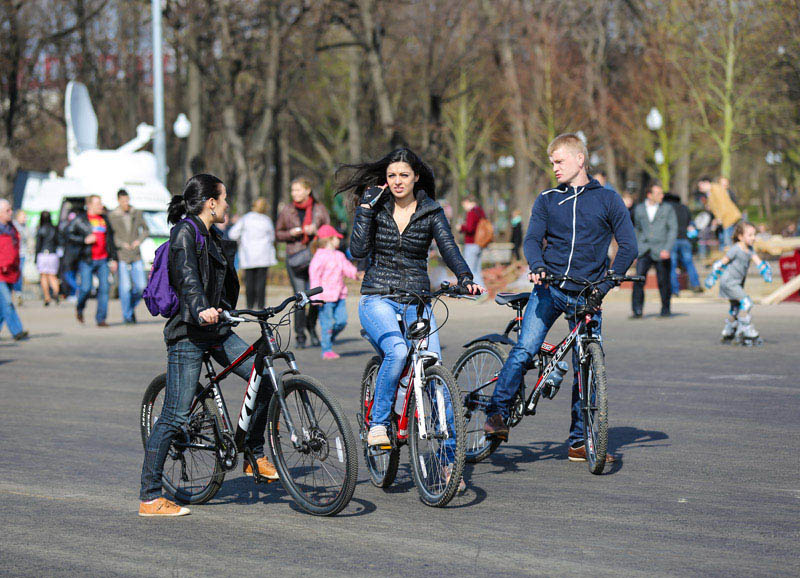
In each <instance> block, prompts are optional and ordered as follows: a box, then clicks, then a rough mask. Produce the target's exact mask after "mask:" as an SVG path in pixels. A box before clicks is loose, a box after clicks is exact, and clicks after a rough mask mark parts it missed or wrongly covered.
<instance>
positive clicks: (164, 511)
mask: <svg viewBox="0 0 800 578" xmlns="http://www.w3.org/2000/svg"><path fill="white" fill-rule="evenodd" d="M226 197H227V192H226V190H225V185H224V184H223V183H222V181H220V180H219V179H218V178H217V177H215V176H213V175H207V174H200V175H195V176H193V177H192V178H191V179H189V181H188V182H187V183H186V187H185V188H184V191H183V194H182V195H175V196H174V197H172V201H170V204H169V221H170V222H171V223H173V224H174V225H175V226H174V227H172V230H171V231H170V236H169V243H170V245H169V279H170V284H171V285H172V287H173V288H174V289H175V293H176V294H177V295H178V299H179V301H180V308H179V309H178V312H177V313H176V314H175V315H174V316H173V317H172V318H170V320H169V321H167V324H166V326H165V327H164V338H165V341H166V344H167V386H166V390H165V392H164V407H163V409H162V410H161V417H160V418H159V419H158V421H157V422H156V424H155V426H154V427H153V431H152V433H151V434H150V437H149V438H148V440H147V444H146V446H145V454H144V465H143V466H142V488H141V493H140V498H141V504H140V506H139V515H140V516H183V515H185V514H188V513H189V510H188V508H182V507H180V506H177V505H176V504H174V503H172V502H170V501H169V500H167V499H166V498H164V497H162V496H161V476H162V472H163V469H164V461H165V460H166V457H167V452H168V451H169V447H170V444H171V442H172V439H173V438H174V437H175V436H176V435H177V434H178V433H179V432H180V431H181V427H182V426H183V425H184V424H185V423H186V420H187V419H188V416H189V410H190V408H191V405H192V399H193V398H194V393H195V386H196V385H197V382H198V379H199V378H200V371H201V369H202V359H203V354H204V353H205V352H206V351H209V350H210V351H211V353H212V356H213V357H214V359H216V360H217V361H218V362H219V363H221V364H223V365H229V364H230V363H231V362H232V361H233V360H235V359H236V358H238V357H239V356H240V355H242V353H244V352H245V351H246V350H247V347H248V346H247V344H246V343H245V342H244V341H243V340H242V339H241V338H240V337H239V336H238V335H236V334H235V333H234V332H233V331H232V330H231V328H230V327H228V326H220V325H218V322H219V314H220V313H221V312H222V311H223V309H233V308H235V307H236V300H237V299H238V297H239V280H238V277H237V275H236V270H235V269H234V267H233V259H234V255H235V253H236V243H234V242H232V241H225V240H223V239H222V235H221V233H220V232H219V230H218V229H217V228H216V227H214V226H213V225H214V224H215V223H222V222H223V221H224V220H225V213H226V212H227V210H228V203H227V200H226ZM198 233H199V235H200V236H201V237H202V239H203V240H202V242H201V243H199V244H198V243H197V235H198ZM235 372H236V374H237V375H239V376H240V377H242V378H243V379H245V380H247V379H249V378H250V370H249V368H248V367H247V366H246V364H240V365H239V367H238V368H237V369H236V370H235ZM271 394H272V392H271V391H270V388H268V387H262V388H261V389H260V390H259V392H258V396H257V398H256V407H255V409H254V415H253V417H252V419H253V425H252V427H251V429H250V433H248V439H247V440H246V441H245V443H246V444H247V446H248V447H249V448H250V449H251V450H252V451H253V453H254V454H255V456H256V457H257V458H258V459H257V466H258V470H259V473H260V474H261V475H262V476H265V477H267V478H270V479H273V480H274V479H277V478H278V474H277V472H276V470H275V467H274V466H273V465H272V464H271V463H270V462H269V461H268V460H267V458H266V457H264V430H265V428H266V422H267V412H266V409H267V405H268V403H269V399H270V397H271ZM244 473H245V474H246V475H253V473H252V470H251V468H250V465H249V464H248V463H246V464H245V466H244Z"/></svg>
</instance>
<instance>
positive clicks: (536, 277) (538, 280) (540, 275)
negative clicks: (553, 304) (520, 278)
mask: <svg viewBox="0 0 800 578" xmlns="http://www.w3.org/2000/svg"><path fill="white" fill-rule="evenodd" d="M545 277H547V269H545V268H544V267H537V268H536V269H534V270H533V271H531V272H530V273H528V280H530V282H531V283H533V284H534V285H539V284H542V283H544V280H545Z"/></svg>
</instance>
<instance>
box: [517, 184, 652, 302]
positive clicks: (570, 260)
mask: <svg viewBox="0 0 800 578" xmlns="http://www.w3.org/2000/svg"><path fill="white" fill-rule="evenodd" d="M612 236H613V237H615V238H616V239H617V243H618V244H619V251H618V252H617V255H616V258H615V259H614V264H613V266H612V267H610V268H611V269H614V271H615V272H616V273H617V274H618V275H624V274H625V272H626V271H627V270H628V268H629V267H630V266H631V264H632V263H633V260H634V259H635V258H636V255H637V253H638V248H637V246H636V234H635V233H634V230H633V223H631V216H630V213H629V212H628V209H627V208H626V207H625V203H623V202H622V197H620V196H619V195H618V194H617V193H615V192H614V191H612V190H609V189H605V188H603V187H602V185H600V183H598V182H597V181H596V180H595V179H591V180H590V181H589V182H588V183H587V184H586V185H585V186H583V187H569V186H568V185H566V184H564V185H560V186H558V187H556V188H554V189H547V190H546V191H542V193H541V194H540V195H539V196H538V197H537V198H536V201H535V202H534V203H533V210H532V211H531V220H530V223H529V224H528V232H527V234H526V235H525V242H524V251H525V258H526V259H527V260H528V265H529V266H530V268H531V271H534V270H536V269H537V268H538V267H544V268H545V269H547V272H548V273H550V274H551V275H556V276H557V275H569V276H570V277H574V278H575V279H585V280H587V281H598V280H599V279H602V278H603V277H604V276H605V273H606V271H607V270H608V269H609V263H608V246H609V244H610V243H611V237H612ZM545 240H547V246H546V247H544V250H543V245H544V243H543V241H545ZM559 286H560V287H561V288H563V289H567V290H570V291H580V290H582V289H583V287H582V286H580V285H576V284H575V283H571V282H569V281H566V282H564V283H561V284H560V285H559ZM612 286H613V284H612V283H609V282H606V283H603V284H601V285H599V286H598V289H599V290H600V291H601V292H602V293H603V294H604V295H605V294H606V293H607V292H608V290H609V289H611V287H612Z"/></svg>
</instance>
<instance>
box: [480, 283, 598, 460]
mask: <svg viewBox="0 0 800 578" xmlns="http://www.w3.org/2000/svg"><path fill="white" fill-rule="evenodd" d="M584 302H585V300H584V298H583V297H581V298H579V299H578V298H576V296H575V295H574V294H572V293H566V292H564V291H562V290H560V289H559V288H557V287H553V286H549V287H544V286H543V285H536V286H535V287H534V288H533V291H531V297H530V300H529V301H528V305H527V307H526V308H525V314H524V315H523V318H522V331H520V335H519V341H518V342H517V344H516V345H515V346H514V347H513V348H512V349H511V352H510V353H509V354H508V359H507V360H506V362H505V364H504V365H503V369H501V370H500V375H499V376H498V379H497V385H496V386H495V388H494V393H493V394H492V401H491V403H490V404H489V408H488V409H487V412H486V413H487V415H494V414H497V413H499V414H500V415H501V416H502V417H503V418H504V419H505V418H507V417H508V413H509V403H510V402H511V398H512V397H514V395H515V394H516V393H517V390H518V389H519V388H520V386H521V385H522V378H523V376H524V375H525V373H526V372H527V369H528V367H530V366H531V365H532V363H533V359H534V357H535V356H536V353H537V352H538V351H539V349H540V348H541V346H542V343H543V342H544V339H545V337H546V336H547V332H548V331H549V330H550V328H551V327H552V326H553V323H555V322H556V319H558V317H559V316H560V315H561V314H562V313H563V314H565V315H566V316H567V320H568V322H569V329H570V331H572V329H574V327H575V318H574V315H575V309H576V307H578V308H579V307H581V306H583V305H584V304H585V303H584ZM594 319H595V320H596V321H597V322H598V326H597V329H595V330H594V331H593V333H594V334H596V335H598V336H599V335H600V329H601V327H602V315H601V314H600V313H597V314H596V315H595V316H594ZM578 367H579V366H578V352H577V349H573V350H572V368H573V371H574V378H573V382H572V423H571V424H570V429H569V444H570V445H576V446H577V445H581V444H583V432H584V424H583V415H582V413H581V399H580V391H579V389H578Z"/></svg>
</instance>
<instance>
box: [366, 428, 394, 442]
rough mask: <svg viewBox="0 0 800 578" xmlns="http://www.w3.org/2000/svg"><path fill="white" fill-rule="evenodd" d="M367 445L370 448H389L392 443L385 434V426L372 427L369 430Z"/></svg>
mask: <svg viewBox="0 0 800 578" xmlns="http://www.w3.org/2000/svg"><path fill="white" fill-rule="evenodd" d="M367 445H370V446H391V445H392V441H391V440H390V439H389V436H388V435H387V434H386V426H385V425H374V426H372V427H371V428H369V434H368V435H367Z"/></svg>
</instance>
